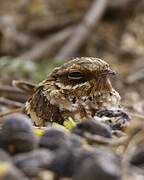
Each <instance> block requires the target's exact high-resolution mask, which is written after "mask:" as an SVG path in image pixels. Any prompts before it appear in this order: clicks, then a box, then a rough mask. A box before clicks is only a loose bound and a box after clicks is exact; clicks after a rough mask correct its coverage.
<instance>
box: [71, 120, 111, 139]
mask: <svg viewBox="0 0 144 180" xmlns="http://www.w3.org/2000/svg"><path fill="white" fill-rule="evenodd" d="M72 132H73V133H75V134H77V135H80V136H83V135H84V133H86V132H88V133H91V134H96V135H100V136H104V137H107V138H111V137H112V132H111V128H110V127H109V126H108V125H106V124H104V123H102V122H100V121H98V120H95V119H93V120H86V121H83V122H80V123H78V124H77V125H76V127H75V128H74V129H73V130H72Z"/></svg>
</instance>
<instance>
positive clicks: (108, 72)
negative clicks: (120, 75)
mask: <svg viewBox="0 0 144 180" xmlns="http://www.w3.org/2000/svg"><path fill="white" fill-rule="evenodd" d="M107 74H108V75H113V76H114V75H116V72H115V71H113V70H112V69H109V70H108V71H107Z"/></svg>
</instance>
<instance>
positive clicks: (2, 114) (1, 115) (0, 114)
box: [0, 107, 24, 121]
mask: <svg viewBox="0 0 144 180" xmlns="http://www.w3.org/2000/svg"><path fill="white" fill-rule="evenodd" d="M23 110H24V107H20V108H16V109H13V110H11V111H8V112H4V113H0V119H1V118H3V117H5V116H8V115H11V114H14V113H17V112H23ZM0 121H1V120H0Z"/></svg>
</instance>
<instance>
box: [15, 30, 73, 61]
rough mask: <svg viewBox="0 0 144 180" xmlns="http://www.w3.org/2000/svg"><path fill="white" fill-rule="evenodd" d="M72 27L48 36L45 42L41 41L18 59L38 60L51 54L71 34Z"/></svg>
mask: <svg viewBox="0 0 144 180" xmlns="http://www.w3.org/2000/svg"><path fill="white" fill-rule="evenodd" d="M72 30H73V27H68V28H67V29H64V30H62V31H60V32H58V33H56V34H54V35H51V36H50V37H49V36H48V37H47V38H46V39H45V40H42V41H41V42H39V43H38V44H36V45H35V46H34V47H33V48H32V49H30V50H29V51H28V52H26V53H24V54H22V55H21V56H20V57H18V58H20V59H25V60H27V59H30V60H38V59H40V58H42V57H44V56H45V55H47V56H48V55H49V54H51V52H52V51H53V50H54V49H56V48H58V46H59V45H60V44H61V43H63V42H64V41H65V40H66V39H67V38H68V37H69V36H70V35H71V34H72Z"/></svg>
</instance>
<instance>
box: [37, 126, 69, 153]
mask: <svg viewBox="0 0 144 180" xmlns="http://www.w3.org/2000/svg"><path fill="white" fill-rule="evenodd" d="M67 138H68V137H67V135H66V133H65V132H64V131H62V130H60V129H57V128H49V129H47V130H46V131H45V132H44V134H43V136H42V137H41V138H40V139H39V147H42V148H47V149H50V150H53V151H55V150H57V149H59V148H61V147H62V146H65V144H66V141H67Z"/></svg>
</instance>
